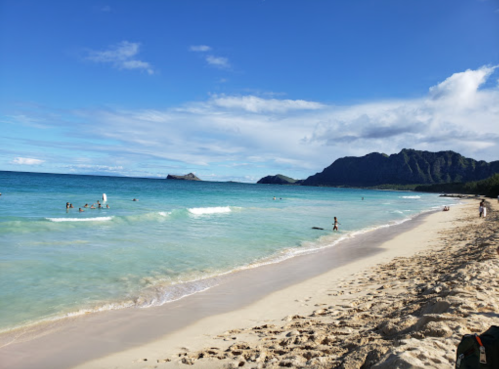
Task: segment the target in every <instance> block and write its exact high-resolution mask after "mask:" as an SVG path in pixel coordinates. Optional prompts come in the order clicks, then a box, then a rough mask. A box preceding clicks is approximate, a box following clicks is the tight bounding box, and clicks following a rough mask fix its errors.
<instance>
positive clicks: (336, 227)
mask: <svg viewBox="0 0 499 369" xmlns="http://www.w3.org/2000/svg"><path fill="white" fill-rule="evenodd" d="M339 224H340V223H339V222H338V218H336V217H334V223H333V225H334V227H333V231H337V230H338V225H339Z"/></svg>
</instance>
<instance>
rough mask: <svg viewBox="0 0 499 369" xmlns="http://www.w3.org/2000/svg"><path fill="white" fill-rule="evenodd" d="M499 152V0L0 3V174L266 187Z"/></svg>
mask: <svg viewBox="0 0 499 369" xmlns="http://www.w3.org/2000/svg"><path fill="white" fill-rule="evenodd" d="M403 148H412V149H417V150H428V151H443V150H453V151H455V152H458V153H460V154H462V155H464V156H466V157H470V158H473V159H476V160H485V161H494V160H499V0H404V1H400V0H355V1H336V0H182V1H180V0H163V1H159V0H141V1H138V0H128V1H123V0H113V1H106V0H102V1H94V0H71V1H68V0H44V1H40V0H0V170H8V171H24V172H44V173H68V174H92V175H111V176H130V177H152V178H165V177H166V176H167V175H168V174H177V175H178V174H187V173H190V172H192V173H195V174H196V175H197V176H198V177H199V178H201V179H202V180H208V181H240V182H250V183H254V182H256V181H257V180H258V179H260V178H262V177H264V176H267V175H275V174H284V175H287V176H289V177H292V178H295V179H304V178H307V177H308V176H310V175H313V174H315V173H317V172H320V171H322V170H323V169H324V168H325V167H327V166H329V165H330V164H331V163H332V162H333V161H335V160H336V159H338V158H340V157H344V156H362V155H365V154H368V153H371V152H383V153H386V154H394V153H398V152H399V151H400V150H401V149H403Z"/></svg>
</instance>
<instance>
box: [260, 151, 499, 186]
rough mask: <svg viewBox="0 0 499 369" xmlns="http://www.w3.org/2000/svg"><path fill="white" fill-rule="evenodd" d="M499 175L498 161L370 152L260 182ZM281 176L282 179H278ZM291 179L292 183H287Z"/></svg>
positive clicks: (385, 182) (384, 181)
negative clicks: (299, 175) (303, 175)
mask: <svg viewBox="0 0 499 369" xmlns="http://www.w3.org/2000/svg"><path fill="white" fill-rule="evenodd" d="M495 173H499V161H493V162H490V163H488V162H485V161H483V160H481V161H477V160H474V159H471V158H466V157H464V156H462V155H460V154H458V153H456V152H454V151H439V152H429V151H420V150H413V149H403V150H402V151H400V152H399V153H398V154H392V155H387V154H382V153H377V152H374V153H370V154H367V155H365V156H361V157H344V158H339V159H337V160H335V161H334V162H333V163H332V164H331V165H330V166H328V167H327V168H325V169H324V170H323V171H322V172H320V173H316V174H314V175H312V176H310V177H308V178H307V179H305V180H294V179H292V178H289V177H286V176H282V175H277V176H268V177H265V178H262V179H261V180H260V181H258V183H280V184H300V185H304V186H331V187H380V186H387V187H397V186H415V185H431V184H441V183H457V182H460V183H462V182H470V181H480V180H483V179H486V178H489V177H491V176H492V175H494V174H495ZM276 177H279V178H276ZM285 178H289V180H290V181H286V180H284V179H285Z"/></svg>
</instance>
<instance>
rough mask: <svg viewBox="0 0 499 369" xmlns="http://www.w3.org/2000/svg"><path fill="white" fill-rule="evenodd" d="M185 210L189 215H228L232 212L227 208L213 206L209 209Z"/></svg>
mask: <svg viewBox="0 0 499 369" xmlns="http://www.w3.org/2000/svg"><path fill="white" fill-rule="evenodd" d="M187 210H188V211H189V213H191V214H194V215H208V214H223V213H230V212H231V211H232V210H231V209H230V207H229V206H215V207H211V208H190V209H187Z"/></svg>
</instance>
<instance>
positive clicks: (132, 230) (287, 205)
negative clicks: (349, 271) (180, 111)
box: [0, 171, 455, 332]
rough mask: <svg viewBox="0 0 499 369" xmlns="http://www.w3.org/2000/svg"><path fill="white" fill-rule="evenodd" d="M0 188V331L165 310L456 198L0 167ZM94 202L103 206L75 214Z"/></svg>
mask: <svg viewBox="0 0 499 369" xmlns="http://www.w3.org/2000/svg"><path fill="white" fill-rule="evenodd" d="M0 192H1V193H2V195H1V196H0V332H6V331H9V330H12V329H16V328H19V327H24V326H28V325H32V324H36V323H39V322H42V321H50V320H58V319H64V318H65V317H70V316H75V315H81V314H87V313H91V312H97V311H104V310H112V309H122V308H147V307H150V306H157V305H162V304H165V303H168V302H171V301H176V300H178V299H181V298H183V297H186V296H189V295H192V294H195V293H202V291H205V290H207V289H209V288H210V287H213V286H214V285H216V283H217V282H216V281H217V277H219V276H221V275H228V274H230V273H235V272H237V271H240V270H243V269H248V268H258V267H259V266H262V265H267V264H272V263H279V262H281V261H283V260H286V259H289V258H292V257H295V256H297V255H300V254H304V253H311V252H315V251H317V250H318V249H322V248H326V247H334V246H335V245H337V244H338V243H339V242H341V241H342V240H345V239H347V238H351V237H355V236H356V235H358V234H360V233H365V232H370V231H373V230H375V229H378V228H380V227H389V226H396V225H397V224H400V223H402V222H406V221H410V220H411V219H412V218H414V217H415V216H417V215H418V214H421V213H424V212H428V211H435V210H438V209H441V208H442V207H443V206H444V205H452V204H455V201H454V200H452V199H449V198H444V197H439V196H438V195H436V194H425V193H415V192H402V191H376V190H365V189H346V188H322V187H301V186H279V185H258V184H244V183H226V182H224V183H219V182H191V181H175V180H166V179H142V178H122V177H98V176H80V175H58V174H40V173H18V172H1V171H0ZM103 194H106V196H107V202H105V203H104V202H103ZM134 198H135V199H137V201H133V199H134ZM97 201H100V202H101V203H103V205H104V207H103V208H101V209H99V208H97V209H90V208H84V210H85V211H84V212H79V211H78V208H80V207H81V208H83V206H84V205H85V204H88V206H89V207H90V206H91V205H92V204H95V206H96V207H97ZM67 202H69V203H72V204H73V205H74V208H72V209H66V203H67ZM106 205H109V208H106ZM335 216H336V217H338V221H339V223H340V226H339V231H338V232H333V231H332V228H333V226H332V223H333V221H334V217H335ZM313 227H317V228H323V229H322V230H321V229H313Z"/></svg>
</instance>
